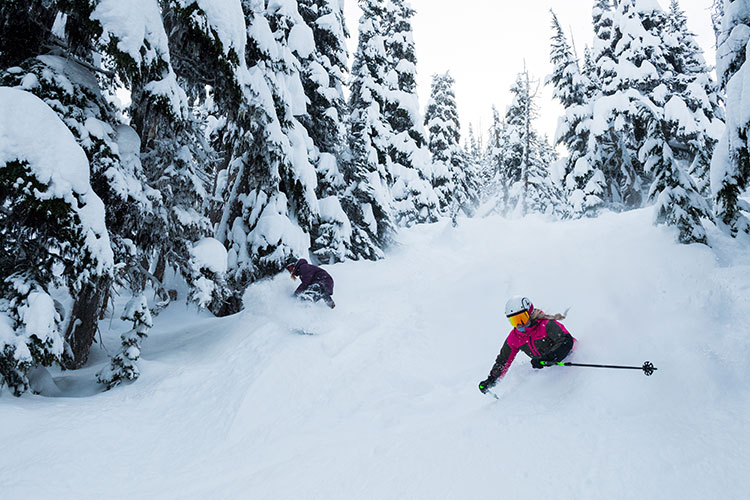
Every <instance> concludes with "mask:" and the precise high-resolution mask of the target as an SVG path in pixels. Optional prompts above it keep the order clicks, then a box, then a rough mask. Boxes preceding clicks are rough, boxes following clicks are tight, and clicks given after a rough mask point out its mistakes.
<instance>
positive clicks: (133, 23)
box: [91, 0, 212, 301]
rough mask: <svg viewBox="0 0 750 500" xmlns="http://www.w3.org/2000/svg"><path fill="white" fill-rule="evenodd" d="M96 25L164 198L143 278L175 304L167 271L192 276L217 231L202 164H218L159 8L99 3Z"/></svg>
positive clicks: (115, 0)
mask: <svg viewBox="0 0 750 500" xmlns="http://www.w3.org/2000/svg"><path fill="white" fill-rule="evenodd" d="M91 19H92V21H95V22H97V23H99V24H100V26H101V30H102V35H101V37H100V38H99V40H98V45H99V46H100V47H101V48H102V50H103V51H105V52H106V53H107V54H108V55H109V59H108V60H110V61H112V63H110V64H109V65H108V66H111V69H112V71H113V72H116V73H117V75H118V76H119V78H120V80H121V82H122V83H123V84H124V85H125V86H126V87H127V88H128V89H129V90H130V93H131V100H132V104H131V106H130V108H129V114H130V117H131V125H132V126H133V128H134V129H135V131H136V132H137V133H138V135H139V137H140V145H141V151H140V153H141V163H142V165H143V171H144V172H145V174H146V180H147V182H148V183H149V185H150V187H151V188H153V189H155V190H157V191H158V196H156V197H155V198H156V199H155V203H154V207H153V209H154V212H155V216H156V219H157V220H156V221H155V224H156V225H158V227H159V230H158V231H154V232H153V233H152V237H153V247H154V251H155V254H156V259H155V260H156V267H155V270H154V272H153V273H148V271H149V270H148V269H144V270H143V272H144V273H145V274H150V278H151V280H152V283H153V284H154V286H155V287H156V288H157V290H158V291H159V292H160V295H161V297H162V299H163V300H165V301H168V296H167V294H166V291H165V290H164V288H163V278H164V270H165V268H166V266H168V265H173V266H176V267H177V268H178V269H179V271H180V272H181V274H182V275H183V276H185V275H188V274H189V273H190V266H189V261H190V248H191V246H192V243H193V242H194V241H197V240H199V239H201V238H203V237H205V236H207V235H208V234H209V232H210V230H211V226H210V222H209V220H208V218H207V217H206V215H205V214H204V213H203V205H204V200H205V199H206V197H207V193H206V189H205V186H204V180H203V179H205V175H204V176H200V175H199V172H200V171H201V169H202V166H201V165H209V164H210V163H211V160H212V155H211V152H210V151H206V148H205V144H204V142H203V141H202V140H201V134H202V130H201V129H200V127H199V126H198V124H197V123H196V121H195V119H194V117H193V116H192V114H191V109H190V107H189V105H188V98H187V94H186V93H185V91H184V90H183V89H182V88H181V87H180V85H178V82H177V75H176V73H175V72H174V70H173V68H172V65H171V57H170V49H169V43H168V38H167V33H166V30H165V28H164V23H163V20H162V14H161V8H160V6H159V3H158V1H157V0H144V1H142V2H140V3H139V5H138V15H137V16H134V8H133V5H131V4H128V3H126V2H120V1H119V0H99V2H98V4H97V5H96V8H95V9H94V11H93V12H92V14H91ZM175 48H177V47H175ZM135 291H136V292H137V291H138V286H136V287H135Z"/></svg>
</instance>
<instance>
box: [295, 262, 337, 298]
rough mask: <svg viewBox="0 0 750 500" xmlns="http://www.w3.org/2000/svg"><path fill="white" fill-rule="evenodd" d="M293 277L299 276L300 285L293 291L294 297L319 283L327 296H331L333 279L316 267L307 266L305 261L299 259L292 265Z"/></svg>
mask: <svg viewBox="0 0 750 500" xmlns="http://www.w3.org/2000/svg"><path fill="white" fill-rule="evenodd" d="M294 275H295V276H299V279H300V281H302V283H301V284H300V286H298V287H297V289H296V290H295V291H294V295H298V294H300V293H302V292H304V291H305V290H306V289H307V287H309V286H310V285H312V284H313V283H320V284H321V285H323V288H325V290H326V292H328V295H333V278H331V275H330V274H328V273H327V272H325V271H324V270H323V269H321V268H319V267H318V266H313V265H312V264H309V263H308V262H307V261H306V260H305V259H300V260H298V261H297V264H295V265H294Z"/></svg>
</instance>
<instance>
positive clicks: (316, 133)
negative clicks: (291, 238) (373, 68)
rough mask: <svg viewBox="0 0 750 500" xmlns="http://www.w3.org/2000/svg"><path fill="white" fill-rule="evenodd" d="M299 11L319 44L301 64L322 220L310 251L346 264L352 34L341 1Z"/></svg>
mask: <svg viewBox="0 0 750 500" xmlns="http://www.w3.org/2000/svg"><path fill="white" fill-rule="evenodd" d="M299 11H300V14H301V16H302V18H303V19H304V21H305V23H306V24H307V25H308V26H309V27H310V29H311V30H312V33H313V39H314V42H315V48H314V50H313V51H312V52H311V54H310V55H309V56H308V57H306V58H303V59H302V60H301V64H302V69H301V77H302V85H303V87H304V89H305V95H306V96H307V99H308V101H309V102H308V105H307V114H305V115H302V116H300V117H299V120H300V122H301V123H302V125H303V126H304V127H305V129H306V130H307V132H308V134H309V135H310V138H311V139H312V142H313V151H312V155H311V160H312V162H313V164H314V165H315V170H316V172H317V174H318V186H317V189H316V194H317V196H318V199H319V200H320V219H319V220H318V221H317V222H316V223H315V224H314V225H313V228H312V242H311V251H312V253H313V254H314V255H315V256H316V257H317V258H318V260H319V261H321V262H326V263H334V262H340V261H342V260H344V259H345V258H347V256H348V255H349V247H350V246H351V241H350V238H351V223H350V222H349V217H348V216H347V215H346V213H344V211H343V208H342V207H341V203H340V202H339V197H340V196H343V192H344V190H345V188H346V181H345V179H344V175H343V172H342V168H341V167H342V166H343V162H344V159H345V151H346V117H347V109H346V100H345V97H344V90H343V88H344V83H345V79H346V77H347V73H348V71H349V70H348V67H347V58H348V51H347V48H346V39H347V38H348V32H347V29H346V24H345V22H344V14H343V10H342V6H341V2H339V1H338V0H300V1H299Z"/></svg>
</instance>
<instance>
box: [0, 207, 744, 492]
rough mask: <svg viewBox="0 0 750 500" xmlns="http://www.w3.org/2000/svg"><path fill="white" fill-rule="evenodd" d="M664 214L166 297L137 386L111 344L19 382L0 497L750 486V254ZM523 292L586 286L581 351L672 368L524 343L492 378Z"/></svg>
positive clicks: (424, 247)
mask: <svg viewBox="0 0 750 500" xmlns="http://www.w3.org/2000/svg"><path fill="white" fill-rule="evenodd" d="M650 217H651V212H650V211H648V210H641V211H635V212H630V213H626V214H619V215H615V214H609V215H604V216H602V217H600V218H598V219H595V220H579V221H568V222H563V223H554V224H553V223H549V222H546V221H545V220H544V219H542V218H536V217H528V218H525V219H523V220H512V221H510V220H505V219H501V218H488V219H483V220H465V221H461V222H462V223H461V225H460V226H459V227H458V228H455V229H454V228H451V227H450V224H447V223H445V222H441V223H438V224H433V225H428V226H419V227H416V228H413V229H411V230H408V231H405V232H403V233H402V234H401V235H400V237H399V238H400V245H399V246H398V247H396V248H395V249H393V250H392V251H391V252H390V254H389V256H388V258H387V259H386V260H384V261H381V262H376V263H373V262H348V263H344V264H338V265H335V266H327V267H328V268H329V270H330V271H331V273H332V275H333V276H334V279H335V280H336V289H335V291H336V293H335V295H334V298H335V300H336V303H337V307H336V309H335V310H329V309H328V308H326V307H324V306H318V305H307V304H300V303H298V302H296V301H294V300H293V299H292V298H290V296H289V295H290V294H291V292H292V291H293V290H294V287H295V286H296V283H292V282H291V281H290V280H289V277H288V275H287V274H286V273H283V274H282V275H280V276H278V277H277V278H274V279H269V280H265V281H263V282H261V283H258V284H256V285H254V286H253V287H251V288H250V289H249V290H248V292H247V294H246V297H245V305H246V309H245V310H244V311H243V312H241V313H239V314H237V315H235V316H232V317H228V318H220V319H219V318H212V317H210V315H207V314H205V313H202V314H198V313H196V312H195V311H194V309H193V308H191V307H186V306H185V305H184V304H173V305H172V306H170V307H169V308H168V309H167V310H165V311H164V312H163V313H162V314H161V315H160V316H158V317H157V318H156V319H155V326H154V328H153V329H152V331H151V334H150V336H149V338H148V339H147V340H146V341H145V342H144V345H143V349H142V358H141V362H140V364H139V366H140V368H141V371H142V375H141V378H140V379H139V380H138V381H137V382H136V383H134V384H130V385H123V386H120V387H117V388H116V389H114V390H112V391H109V392H106V393H96V391H97V390H98V389H97V388H95V387H94V385H95V384H94V383H93V379H94V374H95V373H96V371H97V370H98V369H99V368H100V367H101V366H102V364H104V363H105V362H107V358H106V355H105V354H104V353H103V352H102V351H101V350H100V349H99V348H98V347H97V345H95V346H94V348H93V350H92V359H91V362H90V364H89V367H88V368H85V369H83V370H81V371H77V372H62V373H59V372H58V373H54V375H55V377H56V381H57V384H58V386H60V388H61V389H62V390H63V392H66V393H67V395H68V397H62V398H60V397H56V398H52V397H42V396H33V395H27V396H24V397H22V398H20V399H16V398H13V397H11V396H10V395H9V394H8V392H7V391H5V392H3V393H2V397H0V418H2V421H3V423H4V425H2V426H0V441H1V442H2V443H3V449H4V453H3V458H2V459H0V488H2V494H0V497H2V498H3V499H9V500H10V499H26V498H35V499H44V498H50V499H51V498H56V499H60V498H71V499H72V498H75V499H86V498H92V499H93V498H108V499H118V498H123V499H124V498H166V499H171V498H180V499H185V498H196V499H198V498H257V499H326V500H331V499H391V498H404V499H406V498H408V499H431V500H434V499H497V498H513V499H526V498H528V499H531V498H539V497H540V496H548V495H554V497H555V498H563V499H592V500H594V499H596V500H599V499H602V498H608V499H630V498H644V497H646V496H648V497H651V498H675V499H693V498H694V499H701V500H704V499H706V498H742V497H744V496H745V487H744V486H743V482H742V481H741V478H743V477H744V476H745V475H746V472H747V464H748V463H750V446H749V445H750V437H749V436H750V433H748V432H747V430H746V428H745V423H746V421H747V414H748V410H750V404H749V402H750V399H749V398H748V389H747V379H748V375H750V370H748V368H747V367H746V360H747V359H748V357H749V356H748V355H749V354H750V340H748V335H747V331H746V328H744V327H743V326H742V325H744V324H745V318H746V317H748V314H750V299H749V298H748V297H750V293H749V292H750V265H748V264H747V262H750V259H748V257H750V255H748V254H750V251H749V250H748V245H747V244H746V243H744V248H743V244H741V243H740V242H736V241H730V240H727V239H725V238H724V237H722V236H720V235H719V234H716V233H714V234H711V237H712V238H713V241H714V242H715V245H714V249H713V250H710V249H707V248H705V247H703V246H700V245H692V246H682V245H677V244H676V243H674V234H673V233H671V232H670V231H668V230H666V229H664V228H658V227H653V226H651V224H650ZM518 293H521V294H525V295H528V296H529V297H531V298H532V300H533V301H534V302H535V305H536V306H537V307H541V308H542V309H544V310H546V311H547V312H551V313H553V312H562V311H564V310H565V309H566V308H568V307H569V306H572V308H571V310H570V312H569V316H568V319H566V320H565V321H564V323H565V325H566V326H567V327H568V329H569V330H570V331H571V332H572V333H573V335H574V336H575V337H576V338H577V339H578V340H579V344H578V347H577V349H576V351H575V352H574V353H573V354H572V357H571V358H569V359H572V360H573V361H578V362H582V363H608V364H629V365H636V366H640V365H641V364H642V363H643V361H645V360H650V361H652V362H653V363H654V364H655V365H656V367H657V368H658V371H657V372H656V373H655V374H654V375H653V376H651V377H645V376H644V375H643V373H642V372H639V371H635V370H632V371H630V370H627V371H626V370H605V369H594V368H574V367H566V368H561V367H552V368H548V369H545V370H533V369H532V368H531V366H530V365H529V362H528V358H526V356H525V355H523V354H522V353H519V355H518V357H517V358H516V360H515V362H514V364H513V366H512V367H511V368H510V370H509V372H508V374H507V376H506V377H505V379H504V380H502V381H501V382H500V383H499V384H498V385H497V386H496V387H495V389H494V391H495V392H496V393H497V394H498V396H499V397H500V400H499V401H495V400H494V399H492V398H491V397H488V396H485V395H482V394H481V393H479V391H478V389H477V384H478V382H479V381H480V380H482V379H484V378H485V377H486V375H487V373H488V371H489V369H490V367H491V366H492V363H493V362H494V359H495V356H496V355H497V353H498V351H499V349H500V346H501V345H502V342H503V340H504V339H505V336H506V335H507V333H508V331H509V329H510V326H509V325H508V323H507V320H506V319H505V317H504V315H503V312H502V310H503V305H504V303H505V300H506V298H507V297H508V296H510V295H514V294H518ZM105 327H107V328H108V327H109V321H108V320H107V321H105V322H103V323H102V328H103V329H105ZM124 329H127V326H126V325H124V324H122V323H121V322H118V321H115V322H113V325H112V328H111V330H110V331H108V332H107V333H106V334H105V343H106V345H107V347H108V349H109V350H110V351H113V350H116V348H117V344H118V335H119V333H120V332H121V331H123V330H124ZM294 329H305V330H309V331H312V332H315V333H316V334H315V335H309V336H306V335H296V334H294V333H293V332H292V330H294ZM73 396H79V397H73Z"/></svg>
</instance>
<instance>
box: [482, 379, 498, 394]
mask: <svg viewBox="0 0 750 500" xmlns="http://www.w3.org/2000/svg"><path fill="white" fill-rule="evenodd" d="M495 382H497V380H496V379H494V378H492V377H490V378H488V379H487V380H482V381H481V382H479V390H480V391H481V392H482V394H487V391H489V390H490V389H491V388H493V387H494V386H495Z"/></svg>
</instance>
